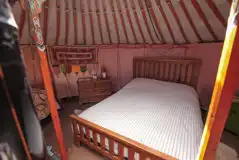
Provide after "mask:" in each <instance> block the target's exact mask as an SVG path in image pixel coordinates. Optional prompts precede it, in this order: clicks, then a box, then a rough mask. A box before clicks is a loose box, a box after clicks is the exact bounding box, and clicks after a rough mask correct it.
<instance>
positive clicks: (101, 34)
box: [95, 0, 104, 44]
mask: <svg viewBox="0 0 239 160" xmlns="http://www.w3.org/2000/svg"><path fill="white" fill-rule="evenodd" d="M98 2H99V0H95V7H96V15H97V20H98V26H99V31H100V42H101V44H103V43H104V41H103V33H102V26H101V18H100V9H99V3H98Z"/></svg>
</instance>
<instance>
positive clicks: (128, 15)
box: [123, 0, 138, 43]
mask: <svg viewBox="0 0 239 160" xmlns="http://www.w3.org/2000/svg"><path fill="white" fill-rule="evenodd" d="M123 2H124V3H123V4H124V6H125V10H126V15H127V18H128V21H129V24H130V28H131V30H132V33H133V37H134V41H135V43H138V41H137V38H136V34H135V30H134V27H133V22H132V19H131V17H130V14H129V8H128V5H127V2H126V0H123Z"/></svg>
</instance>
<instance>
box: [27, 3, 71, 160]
mask: <svg viewBox="0 0 239 160" xmlns="http://www.w3.org/2000/svg"><path fill="white" fill-rule="evenodd" d="M28 2H29V7H30V10H31V14H32V20H33V29H34V32H35V38H36V45H37V51H38V53H39V56H40V66H41V72H42V78H43V82H44V85H45V89H46V93H47V97H48V101H49V107H50V111H51V117H52V121H53V125H54V129H55V132H56V138H57V140H58V144H59V147H60V153H61V159H62V160H67V155H66V150H65V145H64V141H63V134H62V129H61V124H60V119H59V115H58V112H57V105H56V99H55V96H54V92H53V86H52V79H51V75H50V69H49V65H48V62H47V56H46V53H45V45H44V44H43V37H42V32H41V27H40V21H39V16H38V15H39V13H40V9H39V8H38V6H39V5H38V3H39V1H36V0H28Z"/></svg>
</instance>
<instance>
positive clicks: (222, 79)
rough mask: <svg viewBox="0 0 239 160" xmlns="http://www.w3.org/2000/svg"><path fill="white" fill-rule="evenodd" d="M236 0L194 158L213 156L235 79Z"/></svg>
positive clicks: (201, 159)
mask: <svg viewBox="0 0 239 160" xmlns="http://www.w3.org/2000/svg"><path fill="white" fill-rule="evenodd" d="M238 11H239V0H234V1H233V2H232V6H231V11H230V16H229V20H228V27H227V31H226V37H225V40H224V45H223V49H222V55H221V59H220V63H219V67H218V71H217V76H216V82H215V86H214V90H213V95H212V99H211V103H210V108H209V113H208V116H207V121H206V124H205V127H204V130H203V135H202V139H201V144H200V152H199V156H198V160H212V159H215V153H216V150H217V147H218V144H219V142H220V138H221V135H222V132H223V129H224V126H225V123H226V120H227V117H228V113H229V111H230V108H231V103H232V99H233V97H234V93H235V91H236V89H237V87H238V81H239V68H238V59H239V45H237V44H238V43H239V29H238V22H239V15H238Z"/></svg>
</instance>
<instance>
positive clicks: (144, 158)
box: [139, 153, 147, 160]
mask: <svg viewBox="0 0 239 160" xmlns="http://www.w3.org/2000/svg"><path fill="white" fill-rule="evenodd" d="M146 158H147V156H146V154H144V153H141V154H140V156H139V159H140V160H146Z"/></svg>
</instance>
